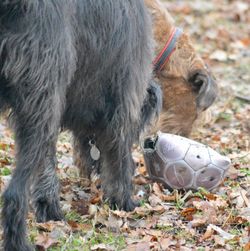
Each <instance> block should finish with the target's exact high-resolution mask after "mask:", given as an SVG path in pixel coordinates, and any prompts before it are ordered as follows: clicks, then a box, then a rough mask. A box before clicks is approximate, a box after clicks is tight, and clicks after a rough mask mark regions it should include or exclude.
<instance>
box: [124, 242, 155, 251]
mask: <svg viewBox="0 0 250 251" xmlns="http://www.w3.org/2000/svg"><path fill="white" fill-rule="evenodd" d="M126 251H150V244H149V243H148V242H139V243H136V244H132V245H129V246H127V247H126Z"/></svg>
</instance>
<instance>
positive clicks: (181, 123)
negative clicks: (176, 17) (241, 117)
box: [145, 0, 217, 136]
mask: <svg viewBox="0 0 250 251" xmlns="http://www.w3.org/2000/svg"><path fill="white" fill-rule="evenodd" d="M145 3H146V5H147V7H148V9H149V11H150V13H151V14H152V18H153V27H154V37H155V41H156V55H158V54H159V53H160V52H161V51H162V49H163V48H164V46H165V44H166V42H167V40H168V38H169V36H170V34H171V31H172V30H173V27H174V21H173V19H172V17H171V16H170V14H169V13H168V11H167V10H166V8H164V6H163V5H162V4H161V3H160V1H159V0H145ZM155 77H156V78H157V79H158V81H159V83H160V84H161V87H162V91H163V110H162V113H161V115H160V119H159V122H158V126H157V128H156V130H161V131H163V132H170V133H175V134H181V135H184V136H188V134H189V133H190V132H191V129H192V125H193V123H194V121H195V119H196V118H197V117H198V115H199V114H200V113H201V112H202V111H204V110H206V109H207V108H208V107H209V106H210V105H211V104H212V103H213V101H214V100H215V98H216V92H217V86H216V83H215V81H214V79H213V77H212V75H211V74H210V72H209V70H208V69H207V67H206V66H205V64H204V62H203V60H202V59H201V58H200V57H199V56H198V55H197V53H196V52H195V49H194V47H193V46H192V43H191V41H190V39H189V37H188V35H187V34H185V33H182V34H181V35H180V36H179V37H178V39H177V41H176V43H175V50H174V51H173V52H172V54H171V56H170V58H169V60H168V61H167V62H166V63H165V64H164V66H163V68H162V69H161V70H160V71H157V72H156V74H155Z"/></svg>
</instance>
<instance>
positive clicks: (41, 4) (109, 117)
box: [0, 0, 161, 251]
mask: <svg viewBox="0 0 250 251" xmlns="http://www.w3.org/2000/svg"><path fill="white" fill-rule="evenodd" d="M0 31H1V32H0V105H1V107H0V110H1V111H4V110H6V109H7V108H11V110H12V118H13V121H14V131H15V140H16V146H17V147H16V149H17V151H16V169H15V171H14V173H13V177H12V180H11V182H10V184H9V186H8V188H7V189H6V191H5V192H4V194H3V202H4V205H3V211H2V219H3V228H4V250H5V251H28V250H32V248H31V247H30V246H29V244H28V243H27V242H26V224H25V216H26V214H27V210H28V194H29V191H30V189H31V188H32V189H31V194H32V200H33V205H34V207H35V212H36V217H37V219H38V221H46V220H58V219H61V218H62V213H61V211H60V208H59V197H58V180H57V178H56V174H55V164H56V161H55V150H56V149H55V144H56V140H57V136H58V132H59V128H60V127H63V128H65V129H69V130H71V131H73V134H74V136H75V137H76V139H77V141H78V142H80V144H83V142H85V140H86V135H93V134H94V135H95V137H96V144H97V146H98V148H99V149H100V150H101V164H102V168H101V176H102V181H103V184H102V186H103V189H104V193H105V195H106V197H107V198H109V200H110V202H111V203H112V204H116V205H117V206H118V207H120V208H123V209H125V210H132V209H133V208H134V206H135V204H134V202H133V201H132V199H131V190H132V184H131V174H132V171H133V161H132V157H131V153H130V149H131V146H132V144H133V142H134V141H135V140H136V139H138V137H139V133H140V131H141V130H142V129H143V128H144V126H145V124H146V123H148V121H149V120H150V119H151V117H152V116H153V115H154V113H155V111H158V110H159V108H160V104H161V102H160V89H159V87H157V86H156V85H155V84H154V83H152V82H150V77H151V75H150V73H151V62H152V44H153V43H152V40H151V37H152V35H151V24H150V18H149V16H148V15H147V12H146V10H145V6H144V3H143V1H142V0H136V1H134V0H105V1H103V0H95V1H92V0H84V1H81V0H53V1H45V0H40V1H37V0H34V1H27V0H15V1H8V0H6V1H1V2H0Z"/></svg>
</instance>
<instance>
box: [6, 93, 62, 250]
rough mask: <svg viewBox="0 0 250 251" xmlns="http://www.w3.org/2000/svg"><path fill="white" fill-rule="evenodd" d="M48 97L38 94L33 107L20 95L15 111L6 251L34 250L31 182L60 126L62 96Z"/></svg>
mask: <svg viewBox="0 0 250 251" xmlns="http://www.w3.org/2000/svg"><path fill="white" fill-rule="evenodd" d="M43 95H44V96H43ZM45 95H46V96H45ZM48 95H51V96H52V94H51V93H43V94H41V95H38V94H37V97H35V98H36V99H32V100H31V101H33V105H31V104H30V103H29V104H30V106H29V107H27V106H25V104H24V103H22V100H23V99H22V98H20V99H19V96H17V99H19V102H18V103H17V104H19V105H16V107H15V109H14V122H15V136H16V147H17V154H16V160H17V161H16V169H15V171H14V173H13V177H12V180H11V181H10V184H9V186H8V188H7V189H6V191H5V192H4V194H3V210H2V224H3V229H4V233H3V236H4V243H3V245H4V250H5V251H30V250H33V249H32V247H31V246H30V245H29V244H28V243H27V241H26V221H25V219H26V216H27V212H28V193H29V189H30V185H31V183H32V179H34V178H35V177H36V175H37V173H39V171H40V170H39V169H40V168H41V167H42V166H43V164H44V160H45V158H46V154H47V151H48V146H49V145H50V144H51V142H53V143H54V144H55V141H56V136H57V134H58V128H59V124H60V110H61V108H60V107H61V103H60V102H59V101H60V97H58V96H57V94H55V93H53V96H52V97H51V96H50V97H49V96H48ZM41 100H46V102H43V103H42V106H39V108H37V107H36V106H35V104H41V102H40V101H41ZM25 101H26V100H25ZM49 101H51V103H49ZM25 108H27V109H25ZM52 108H53V109H52Z"/></svg>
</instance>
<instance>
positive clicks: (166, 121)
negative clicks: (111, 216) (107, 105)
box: [74, 0, 217, 178]
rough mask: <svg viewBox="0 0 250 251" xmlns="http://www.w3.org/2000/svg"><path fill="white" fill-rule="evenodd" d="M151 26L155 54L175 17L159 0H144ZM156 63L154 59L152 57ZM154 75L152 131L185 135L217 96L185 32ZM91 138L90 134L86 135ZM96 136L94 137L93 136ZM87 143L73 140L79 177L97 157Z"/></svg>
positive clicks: (168, 34) (207, 73)
mask: <svg viewBox="0 0 250 251" xmlns="http://www.w3.org/2000/svg"><path fill="white" fill-rule="evenodd" d="M145 3H146V6H147V7H148V9H149V11H150V13H151V15H152V19H153V27H154V37H155V41H156V48H155V55H156V59H157V58H158V55H160V54H161V53H162V52H163V49H164V47H166V46H165V45H166V43H167V41H168V40H169V38H170V37H171V35H172V33H173V30H174V28H175V25H174V21H173V19H172V17H171V16H170V14H169V13H168V11H167V9H166V8H165V7H164V6H163V5H162V4H161V2H160V1H159V0H145ZM155 61H156V63H157V60H155ZM155 78H156V81H157V82H158V83H160V85H161V88H162V92H163V109H162V112H161V114H160V118H159V121H158V123H157V125H156V126H153V128H152V132H156V131H158V130H161V131H163V132H168V133H174V134H180V135H183V136H188V135H189V134H190V132H191V130H192V125H193V123H194V121H195V120H196V118H197V117H198V115H199V114H200V113H201V112H202V111H204V110H205V109H206V108H208V107H209V106H210V105H211V104H212V103H213V101H214V100H215V97H216V92H217V87H216V84H215V82H214V81H213V78H212V76H211V75H210V73H209V71H208V69H207V67H206V66H205V64H204V62H203V61H202V59H201V58H200V57H199V56H198V55H197V53H196V51H195V49H194V47H193V45H192V43H191V41H190V39H189V36H188V35H187V34H185V33H184V32H182V33H181V34H179V37H178V38H177V40H176V42H175V43H174V49H173V50H172V51H171V53H170V56H169V57H168V59H167V60H165V61H164V62H163V63H162V64H161V69H156V71H155ZM89 137H90V138H89V139H91V140H93V138H92V137H93V136H92V135H89ZM94 140H95V139H94ZM86 147H88V140H87V141H86V146H82V145H79V143H78V142H77V141H75V142H74V159H75V164H76V166H78V167H79V169H80V172H81V176H82V177H86V178H87V177H89V175H90V173H91V170H90V169H91V166H92V164H90V163H93V165H94V166H97V165H98V161H97V162H96V161H94V160H93V159H91V157H90V154H89V151H88V153H86ZM84 149H85V151H84Z"/></svg>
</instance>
